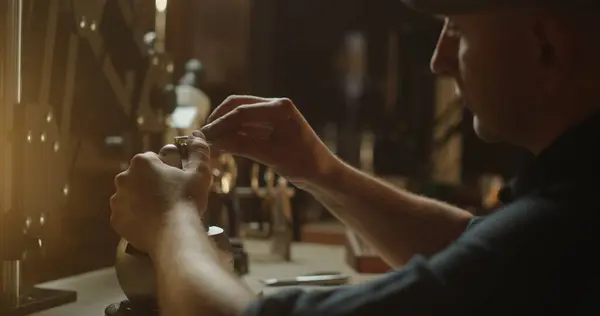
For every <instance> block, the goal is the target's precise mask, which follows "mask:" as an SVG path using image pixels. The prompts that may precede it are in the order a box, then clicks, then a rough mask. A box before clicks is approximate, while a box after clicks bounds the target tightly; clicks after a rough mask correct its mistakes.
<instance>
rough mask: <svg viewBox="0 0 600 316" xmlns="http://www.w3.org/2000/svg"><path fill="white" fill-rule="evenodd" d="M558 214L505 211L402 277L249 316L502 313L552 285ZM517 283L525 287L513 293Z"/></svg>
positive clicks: (276, 300)
mask: <svg viewBox="0 0 600 316" xmlns="http://www.w3.org/2000/svg"><path fill="white" fill-rule="evenodd" d="M555 215H556V212H554V213H553V212H552V211H549V210H544V211H542V210H539V208H537V207H529V208H528V209H523V207H514V208H513V209H507V210H503V211H502V212H498V213H495V214H493V215H490V216H489V218H488V219H486V220H485V221H478V223H477V225H475V226H474V227H472V228H470V229H469V230H468V231H467V232H466V233H465V234H463V236H462V237H461V238H459V240H457V241H456V242H455V243H454V244H452V245H450V246H449V247H448V248H447V249H446V250H444V251H442V252H440V253H438V254H436V255H435V256H433V257H432V258H430V259H429V260H427V259H425V258H424V257H422V256H415V257H414V258H413V259H412V260H411V261H410V262H409V263H408V264H407V265H406V266H405V267H404V268H402V269H401V270H397V271H393V272H389V273H387V274H385V275H383V276H382V277H380V278H379V279H377V280H374V281H371V282H368V283H365V284H360V285H355V286H348V287H342V288H337V289H334V290H330V291H323V292H322V291H314V292H304V291H301V290H289V291H286V292H281V293H278V294H276V295H272V296H268V297H264V298H262V299H260V300H257V301H255V302H254V303H253V304H252V305H251V306H250V307H249V308H248V309H247V310H246V313H245V314H244V315H245V316H272V315H273V316H274V315H285V316H300V315H302V316H304V315H329V316H354V315H357V316H358V315H377V314H388V315H389V313H390V311H393V314H394V315H412V316H419V315H467V314H469V312H468V311H469V309H471V308H472V307H473V304H478V303H481V304H483V303H484V302H485V304H488V305H489V304H490V303H491V302H497V304H498V306H503V302H505V300H507V299H509V300H513V301H514V300H518V299H523V298H527V297H528V296H527V295H526V294H523V293H535V292H532V291H539V289H538V288H535V289H532V288H528V286H529V285H531V284H535V286H537V287H540V288H542V289H543V287H544V285H545V284H549V283H548V282H551V280H550V279H548V278H547V277H546V276H547V275H548V274H546V273H551V272H550V271H551V270H552V269H555V268H556V265H554V264H549V263H548V262H549V261H547V259H548V258H547V256H548V254H547V251H548V247H543V244H544V242H540V240H544V238H546V242H547V241H548V240H550V241H558V240H559V239H557V238H556V237H555V236H556V234H555V232H556V227H557V225H560V221H561V220H560V219H559V216H555ZM553 236H554V237H553ZM553 246H559V245H557V244H556V243H554V244H553ZM524 279H527V280H530V281H531V280H535V281H536V282H523V281H522V280H524ZM538 279H539V280H538ZM517 283H522V284H524V285H523V286H517V287H515V284H517ZM504 289H506V290H507V291H505V290H504ZM527 299H532V298H531V297H529V298H527ZM523 303H525V301H523ZM486 306H487V305H486ZM471 312H472V310H471Z"/></svg>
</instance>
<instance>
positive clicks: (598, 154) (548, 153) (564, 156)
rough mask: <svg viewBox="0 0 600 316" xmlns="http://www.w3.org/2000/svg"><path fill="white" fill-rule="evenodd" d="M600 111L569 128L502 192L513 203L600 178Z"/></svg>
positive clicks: (506, 199)
mask: <svg viewBox="0 0 600 316" xmlns="http://www.w3.org/2000/svg"><path fill="white" fill-rule="evenodd" d="M597 147H600V111H598V112H596V113H594V114H593V115H591V116H590V117H588V118H587V119H585V120H584V121H582V122H581V123H579V124H576V125H575V126H573V127H571V128H569V129H568V130H567V131H565V132H564V133H563V134H562V135H561V136H559V137H558V138H557V139H556V140H555V141H554V142H553V143H552V144H551V145H550V146H549V147H547V148H546V149H545V150H544V151H542V153H540V154H539V155H538V156H537V157H536V158H535V159H534V160H533V161H532V162H531V163H530V164H529V165H528V166H526V168H525V169H524V170H523V172H521V173H520V174H519V175H518V176H517V177H516V178H515V179H513V180H511V181H509V182H508V184H507V185H506V186H505V187H504V188H502V190H500V192H499V193H498V199H499V200H500V201H501V202H502V203H503V204H506V203H510V202H512V201H514V200H515V199H518V198H519V197H522V196H524V195H526V194H528V193H530V192H532V191H534V190H544V189H547V188H552V187H556V186H557V185H571V184H575V183H580V182H586V181H588V180H593V179H597V176H598V172H600V150H598V149H599V148H597Z"/></svg>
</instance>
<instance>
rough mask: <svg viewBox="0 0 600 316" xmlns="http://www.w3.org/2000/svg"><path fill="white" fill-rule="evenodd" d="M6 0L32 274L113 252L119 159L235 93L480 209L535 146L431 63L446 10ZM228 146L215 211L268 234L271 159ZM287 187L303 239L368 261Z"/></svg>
mask: <svg viewBox="0 0 600 316" xmlns="http://www.w3.org/2000/svg"><path fill="white" fill-rule="evenodd" d="M0 12H1V13H2V18H3V22H2V23H0V43H2V44H0V49H1V50H0V52H1V53H2V61H1V62H2V63H1V64H0V72H1V74H2V76H1V77H0V78H1V79H0V80H2V82H1V87H2V90H1V91H0V101H1V102H2V103H1V106H0V109H1V111H2V112H1V113H2V114H1V116H0V123H1V124H0V127H1V129H0V136H2V138H0V144H1V146H2V147H0V150H1V152H2V154H1V155H0V159H1V160H0V163H1V164H0V178H1V182H0V190H1V192H2V201H1V202H2V209H1V214H2V217H1V223H2V231H1V233H2V236H3V237H2V241H1V242H0V249H4V250H3V252H4V253H5V254H6V253H13V254H14V253H18V255H19V256H22V255H23V254H27V255H25V256H22V258H23V261H22V262H23V266H22V275H23V278H24V280H25V281H24V282H30V283H32V284H33V283H37V282H43V281H48V280H55V279H59V278H64V277H67V276H71V275H76V274H79V273H83V272H87V271H93V270H96V269H100V268H104V267H110V266H111V265H113V264H114V257H115V255H114V253H115V247H116V245H117V242H118V236H116V235H115V233H114V232H113V231H112V230H111V228H110V227H109V223H108V218H109V216H108V214H109V205H108V201H109V198H110V196H111V195H112V194H113V192H114V186H113V178H114V176H115V175H116V174H117V173H118V172H120V171H121V170H124V168H126V167H127V164H128V162H129V159H130V158H131V157H132V156H133V155H134V154H135V153H138V152H140V151H143V150H154V151H157V150H158V149H160V147H161V146H162V145H163V144H164V143H167V142H170V137H171V136H173V135H178V134H179V133H180V132H182V131H185V130H186V128H192V129H193V127H194V126H192V125H193V124H192V123H185V122H183V123H180V125H181V126H179V125H177V124H179V123H177V122H179V121H180V120H183V121H186V117H187V119H189V120H196V119H195V118H194V117H196V116H198V117H200V120H199V122H200V123H198V124H199V125H201V124H202V122H201V121H202V120H201V117H202V116H203V115H204V114H202V113H205V112H207V111H210V110H212V109H214V107H216V106H217V105H218V104H219V103H220V102H221V101H223V99H225V98H226V97H227V96H229V95H231V94H252V95H259V96H264V97H288V98H290V99H292V100H293V101H294V102H295V104H296V105H297V106H298V108H299V110H300V111H301V112H302V114H303V115H304V116H305V117H306V118H307V120H308V122H309V123H310V124H311V126H312V127H313V128H314V129H315V130H316V131H317V133H318V134H319V135H320V136H321V137H322V138H323V139H324V140H325V141H326V143H327V144H328V146H330V148H331V149H332V150H333V151H335V152H336V153H337V154H338V155H339V156H340V157H342V158H343V159H344V160H345V161H347V162H349V163H350V164H352V165H354V166H356V167H357V168H360V169H362V170H364V171H366V172H369V173H372V174H375V175H377V176H379V177H381V178H383V179H385V180H386V181H390V183H393V184H394V185H398V186H400V187H404V188H408V189H409V190H412V191H414V192H419V193H421V194H424V195H429V196H432V197H436V198H439V199H443V200H445V201H448V202H451V203H455V204H457V205H460V206H462V207H465V208H468V209H469V210H472V211H473V212H474V213H478V214H485V213H488V212H491V211H493V209H494V207H495V206H496V205H497V201H496V200H495V193H496V192H497V191H498V188H499V187H500V186H501V185H502V183H503V182H504V181H505V179H508V178H509V177H510V176H512V175H514V174H515V172H517V171H518V170H519V168H520V167H521V165H522V164H523V163H524V162H525V161H526V160H528V159H529V157H528V156H527V155H526V154H525V153H523V152H521V151H518V150H515V149H510V148H505V147H504V146H500V145H489V144H484V143H482V142H481V141H480V140H478V139H477V138H476V136H475V135H474V133H473V131H472V128H471V124H472V122H471V115H470V114H469V113H468V112H466V111H465V110H464V109H463V108H462V107H461V105H460V101H459V100H457V98H456V96H455V95H454V86H453V83H452V81H451V80H449V79H448V78H441V77H437V76H435V75H433V74H432V73H431V71H430V69H429V60H430V57H431V54H432V51H433V49H434V47H435V43H436V41H437V37H438V35H439V32H440V30H441V27H442V21H440V20H436V19H434V18H431V17H429V16H423V15H420V14H418V13H416V12H413V11H409V10H408V9H406V8H405V7H404V6H403V5H402V4H401V3H400V1H397V0H379V1H367V0H343V1H342V0H328V1H318V0H168V1H167V0H157V1H154V0H19V1H17V0H4V1H2V3H0ZM15 12H20V14H21V19H20V23H16V22H15V15H14V13H15ZM16 65H18V67H17V66H16ZM181 87H183V88H181ZM186 87H187V88H186ZM190 87H192V88H190ZM180 88H181V89H180ZM186 89H187V90H186ZM186 91H187V92H186ZM190 91H191V92H190ZM186 93H187V94H186ZM186 95H187V99H186V97H185V96H186ZM182 100H192V101H193V102H196V103H194V104H197V107H194V106H192V107H190V109H192V110H190V111H192V112H190V113H192V114H189V113H188V112H186V111H185V109H187V108H186V106H189V105H190V104H183V103H184V101H182ZM192 101H190V102H192ZM193 102H192V103H193ZM194 109H195V110H194ZM185 113H188V114H185ZM186 115H187V116H186ZM196 121H198V120H196ZM196 121H194V122H196ZM186 124H188V125H186ZM190 124H192V125H190ZM194 124H195V123H194ZM229 158H231V157H224V158H223V160H222V161H221V162H220V165H219V166H217V167H216V169H219V168H220V169H219V170H220V171H219V172H221V173H220V176H219V177H220V179H222V181H221V182H220V185H221V187H219V188H217V189H216V191H215V192H216V193H215V196H219V197H215V198H214V201H216V202H214V203H213V210H212V211H211V212H212V213H211V214H216V215H212V218H213V220H214V221H215V223H221V225H222V226H223V227H226V228H227V229H229V230H230V231H233V230H235V232H233V234H234V235H239V237H242V238H248V239H250V238H255V239H256V238H258V239H260V238H269V236H271V234H272V232H270V231H269V229H268V228H265V227H269V225H273V217H272V215H269V214H270V213H269V211H265V209H268V205H267V206H265V205H266V204H268V200H269V199H268V197H265V195H264V194H262V195H261V194H260V192H259V191H260V190H258V189H259V187H261V186H262V187H267V186H269V183H270V182H269V181H272V178H270V176H269V177H265V176H264V175H269V171H268V170H266V168H264V167H263V166H256V165H255V164H254V163H253V162H251V161H248V160H245V159H241V158H238V157H235V159H234V160H233V161H232V160H231V159H229ZM217 173H218V172H217ZM232 179H234V181H232ZM223 181H225V182H223ZM235 189H239V190H237V191H236V190H235ZM244 189H246V191H244ZM292 189H293V188H292ZM219 190H220V191H219ZM289 201H290V203H291V204H290V205H291V211H290V212H291V213H290V214H288V215H289V218H288V222H289V228H290V230H291V234H292V242H307V243H317V244H319V243H320V244H328V245H339V246H340V247H346V248H348V249H347V250H348V253H350V255H349V256H350V257H352V258H351V259H349V261H348V262H349V264H350V263H352V262H354V263H356V262H355V261H356V260H355V259H356V258H354V257H357V256H358V257H360V254H357V250H356V249H354V250H352V249H350V248H352V246H351V244H354V243H353V242H349V241H348V238H352V237H351V234H349V233H348V232H347V231H346V230H345V228H344V227H343V226H342V225H341V224H339V223H337V222H336V220H335V219H334V218H333V217H332V216H331V215H330V214H329V213H328V212H327V211H326V210H325V209H324V208H323V207H322V206H321V205H319V204H318V203H317V202H316V201H315V200H314V199H312V198H311V197H310V196H309V195H307V194H304V193H303V192H300V191H297V190H294V194H290V195H289ZM227 208H229V210H228V209H227ZM231 209H234V211H232V210H231ZM223 214H225V215H223ZM232 223H233V224H232ZM232 227H233V228H232ZM227 229H226V230H227ZM348 236H350V237H348ZM31 238H34V239H35V240H41V241H43V245H41V246H39V245H37V244H38V242H37V241H36V242H35V244H36V245H37V246H35V247H30V246H28V245H29V244H28V243H31ZM349 244H350V246H349ZM354 245H356V244H354ZM38 246H39V247H38ZM358 247H361V246H358ZM32 248H35V251H33V250H32V251H30V250H31V249H32ZM7 249H8V250H7ZM9 250H10V251H9ZM358 252H360V251H358ZM366 252H368V251H366ZM353 256H354V257H353ZM369 256H372V255H369ZM353 260H354V261H353ZM354 263H352V264H354ZM378 264H380V263H378ZM356 269H359V270H361V269H363V270H364V271H371V272H373V271H374V272H379V271H380V270H382V269H385V268H378V267H375V266H373V267H370V268H369V267H366V268H365V267H357V268H356ZM363 270H361V271H363Z"/></svg>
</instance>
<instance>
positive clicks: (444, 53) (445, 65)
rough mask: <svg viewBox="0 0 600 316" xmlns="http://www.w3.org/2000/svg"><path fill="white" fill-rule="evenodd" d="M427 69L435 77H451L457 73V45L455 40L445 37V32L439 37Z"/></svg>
mask: <svg viewBox="0 0 600 316" xmlns="http://www.w3.org/2000/svg"><path fill="white" fill-rule="evenodd" d="M429 67H430V68H431V71H432V72H433V73H434V74H437V75H451V74H455V73H456V72H457V71H458V43H457V40H456V39H454V38H449V37H447V36H446V34H445V31H442V34H441V35H440V39H439V40H438V43H437V46H436V48H435V51H434V52H433V56H432V57H431V61H430V64H429Z"/></svg>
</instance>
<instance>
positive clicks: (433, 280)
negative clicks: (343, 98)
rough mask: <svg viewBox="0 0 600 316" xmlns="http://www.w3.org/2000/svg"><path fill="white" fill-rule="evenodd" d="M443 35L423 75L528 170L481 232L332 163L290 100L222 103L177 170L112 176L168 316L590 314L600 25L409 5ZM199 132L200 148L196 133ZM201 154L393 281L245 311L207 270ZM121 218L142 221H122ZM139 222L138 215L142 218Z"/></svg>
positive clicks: (577, 18) (480, 225)
mask: <svg viewBox="0 0 600 316" xmlns="http://www.w3.org/2000/svg"><path fill="white" fill-rule="evenodd" d="M406 2H408V3H409V4H410V5H412V6H414V7H416V8H417V9H419V10H423V11H426V12H430V13H433V14H438V15H442V16H444V17H445V19H446V23H445V26H444V29H443V30H442V33H441V35H440V39H439V42H438V45H437V48H436V50H435V53H434V55H433V58H432V69H433V71H434V72H436V73H438V74H441V75H448V76H451V77H453V78H454V79H455V80H456V83H457V90H459V91H460V93H461V95H462V98H463V99H464V104H465V106H466V107H467V108H468V109H470V110H471V111H472V112H473V113H474V128H475V130H476V131H477V133H478V134H479V135H480V136H481V138H483V139H485V140H487V141H493V142H506V143H510V144H513V145H516V146H522V147H525V148H527V149H529V150H530V151H531V152H532V153H534V154H535V155H536V156H537V158H536V159H535V162H534V163H533V164H532V165H531V166H529V167H528V168H527V169H526V170H525V172H524V173H523V174H521V175H520V176H519V177H518V178H517V179H516V181H515V182H514V183H513V184H512V185H511V187H509V188H507V189H506V190H505V191H504V192H503V194H501V199H502V201H503V203H504V206H503V207H502V209H500V210H499V211H498V212H496V213H494V214H493V215H490V216H489V217H488V218H486V219H481V218H472V217H471V216H470V215H469V213H467V212H466V211H463V210H460V209H457V208H455V207H452V206H450V205H447V204H444V203H442V202H438V201H434V200H430V199H426V198H424V197H421V196H417V195H413V194H411V193H409V192H406V191H401V190H398V189H395V188H392V187H390V186H387V185H386V184H384V183H382V182H380V181H378V180H377V179H374V178H372V177H369V176H367V175H365V174H362V173H360V172H359V171H357V170H355V169H352V168H351V167H349V166H348V165H345V164H344V163H343V162H341V161H340V160H338V159H337V158H336V157H335V156H334V155H332V154H331V153H330V152H329V151H328V150H327V149H326V147H325V146H324V145H323V143H322V142H321V141H320V140H319V139H318V137H317V136H316V135H315V133H314V132H313V131H312V130H311V128H310V127H309V125H308V124H307V122H306V121H305V120H304V119H303V117H302V116H301V115H300V113H298V111H297V110H296V108H295V106H294V105H293V103H292V102H291V101H290V100H287V99H263V98H258V97H250V96H239V97H231V98H229V99H227V100H226V101H225V102H224V103H223V104H221V105H220V106H219V107H218V108H217V109H216V110H215V111H214V113H212V114H211V116H210V117H209V122H210V123H209V124H208V125H207V126H206V127H204V128H203V129H202V133H201V132H196V134H195V136H194V137H192V138H191V139H190V146H191V147H192V150H191V152H192V156H193V159H192V160H191V163H190V165H189V166H188V168H187V169H186V170H184V171H181V170H178V169H176V168H172V167H169V166H166V165H165V164H163V163H162V162H161V161H160V160H159V158H157V156H156V155H155V154H152V153H146V154H143V155H138V156H136V157H135V158H134V159H133V160H132V164H131V167H130V169H129V170H128V171H125V172H124V173H122V174H121V175H119V176H118V177H117V193H116V195H115V196H114V197H113V199H112V200H111V202H112V203H111V205H112V209H113V213H112V223H113V226H114V227H115V229H116V230H117V232H119V233H120V234H121V235H122V236H123V237H125V238H127V239H129V240H130V241H131V242H132V243H134V244H135V245H136V246H138V247H140V248H141V249H143V250H146V251H148V252H149V253H150V254H151V256H152V258H153V260H154V262H155V263H156V265H157V275H158V284H159V288H160V289H159V292H160V301H161V306H162V308H163V312H164V315H212V314H214V315H248V316H250V315H371V314H372V315H375V314H377V313H379V314H397V315H512V314H515V313H517V312H522V311H525V312H535V313H536V314H540V315H543V314H549V313H553V312H556V313H561V314H565V313H568V314H580V311H583V310H585V309H586V308H593V309H596V308H597V307H596V305H597V304H595V300H596V298H595V297H594V295H593V293H594V291H593V290H594V289H598V287H599V285H600V278H599V277H598V273H597V272H596V271H598V270H597V269H595V268H596V267H595V266H594V264H593V261H592V260H591V254H590V251H593V249H594V248H592V246H595V245H596V243H595V241H596V240H597V239H598V238H597V236H598V235H597V233H596V230H595V225H596V221H595V219H596V218H597V217H598V216H597V212H598V210H599V207H598V206H596V203H595V202H596V201H595V200H594V199H593V196H594V194H595V193H596V192H595V188H596V185H595V183H596V178H597V177H598V176H600V166H599V165H600V164H598V161H600V154H599V153H597V152H596V151H595V148H594V147H597V146H598V145H600V144H599V142H600V140H598V138H597V136H596V135H598V132H599V131H600V112H598V109H600V97H599V96H598V93H597V87H598V86H599V84H600V77H598V72H599V71H600V58H598V56H600V41H599V40H598V39H600V38H597V37H596V36H600V35H597V34H596V33H597V29H596V28H595V27H596V23H597V20H598V17H600V11H598V10H597V9H596V7H594V3H593V1H583V0H564V1H560V0H556V1H550V0H548V1H543V0H521V1H501V0H497V1H494V0H479V1H476V0H472V1H469V0H439V1H434V0H430V1H425V0H411V1H408V0H407V1H406ZM203 133H204V134H203ZM205 139H208V141H209V142H211V149H212V150H213V151H216V150H219V151H227V152H231V153H234V154H238V155H242V156H245V157H248V158H251V159H254V160H257V161H259V162H261V163H264V164H267V165H270V166H272V167H273V168H274V169H275V170H277V172H278V173H280V174H281V175H283V176H285V177H287V178H288V179H289V180H290V181H292V182H293V183H294V184H295V185H297V186H298V187H299V188H301V189H304V190H306V191H308V192H310V193H312V194H313V195H314V196H315V197H316V198H318V199H319V200H320V201H321V202H322V203H323V204H324V205H326V206H327V207H328V208H329V210H331V211H332V212H333V213H334V214H335V215H336V216H337V217H338V218H339V219H340V220H342V221H343V222H344V223H345V224H347V225H348V226H350V227H351V228H352V229H354V230H355V231H357V232H358V233H360V234H361V235H362V236H363V237H364V238H365V239H367V240H368V241H369V242H370V243H371V244H372V245H373V246H374V247H375V248H376V249H377V250H378V251H379V253H380V254H381V255H382V256H383V257H384V258H385V259H386V260H387V262H389V263H390V264H392V265H393V266H394V267H397V268H398V269H397V270H396V271H393V272H390V273H388V274H386V275H384V276H382V277H381V278H380V279H378V280H376V281H373V282H370V283H367V284H363V285H360V286H351V287H347V288H343V289H336V290H334V291H331V292H325V293H321V292H318V293H314V292H312V293H303V292H301V291H289V292H285V293H282V294H280V295H277V296H273V297H267V298H262V299H256V298H255V297H254V295H253V294H252V293H249V292H248V291H247V290H246V289H244V287H243V286H242V285H240V284H239V283H238V281H236V279H235V278H234V277H232V276H231V275H229V274H228V273H227V272H225V271H223V270H222V269H221V268H220V267H219V266H218V265H217V263H216V259H215V258H216V257H215V256H214V253H213V252H211V250H210V247H209V246H208V242H207V239H206V236H205V235H204V234H203V233H202V231H203V229H202V223H201V222H200V219H199V213H200V212H202V210H203V207H204V202H205V195H206V192H205V191H206V190H205V188H206V186H207V185H208V183H209V179H208V175H207V171H206V164H207V161H208V159H209V155H210V153H209V147H208V144H207V142H206V140H205ZM132 210H144V212H143V213H142V212H141V211H132ZM140 213H142V214H140Z"/></svg>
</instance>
